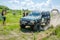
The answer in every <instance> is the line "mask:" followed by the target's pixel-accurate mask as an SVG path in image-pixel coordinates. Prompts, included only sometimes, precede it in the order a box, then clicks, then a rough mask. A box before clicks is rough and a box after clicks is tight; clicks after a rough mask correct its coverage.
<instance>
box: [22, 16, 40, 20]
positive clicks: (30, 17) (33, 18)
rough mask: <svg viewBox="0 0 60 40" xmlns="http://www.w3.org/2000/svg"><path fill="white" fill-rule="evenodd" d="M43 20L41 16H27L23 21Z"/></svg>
mask: <svg viewBox="0 0 60 40" xmlns="http://www.w3.org/2000/svg"><path fill="white" fill-rule="evenodd" d="M39 18H41V16H26V17H23V18H22V20H37V19H39Z"/></svg>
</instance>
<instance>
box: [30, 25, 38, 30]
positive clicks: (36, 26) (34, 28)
mask: <svg viewBox="0 0 60 40" xmlns="http://www.w3.org/2000/svg"><path fill="white" fill-rule="evenodd" d="M38 26H39V24H36V25H34V26H32V27H31V29H32V30H34V31H37V30H38V29H39V27H38Z"/></svg>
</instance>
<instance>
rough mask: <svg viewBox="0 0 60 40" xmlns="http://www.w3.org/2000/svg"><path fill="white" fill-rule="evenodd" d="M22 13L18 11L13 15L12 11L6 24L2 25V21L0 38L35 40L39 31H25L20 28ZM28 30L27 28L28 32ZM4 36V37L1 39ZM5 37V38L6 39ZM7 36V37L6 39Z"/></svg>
mask: <svg viewBox="0 0 60 40" xmlns="http://www.w3.org/2000/svg"><path fill="white" fill-rule="evenodd" d="M21 17H22V15H21V14H20V13H19V12H17V13H16V15H13V14H12V12H8V13H7V15H6V25H5V26H3V25H2V21H0V40H2V39H3V40H20V39H21V40H29V39H30V40H34V39H36V38H35V36H36V35H37V34H38V33H39V32H34V33H33V32H30V30H29V32H28V33H25V32H23V31H25V30H24V29H23V30H20V26H19V21H20V18H21ZM27 31H28V30H26V32H27ZM1 37H2V39H1ZM4 37H5V39H4ZM6 38H7V39H6Z"/></svg>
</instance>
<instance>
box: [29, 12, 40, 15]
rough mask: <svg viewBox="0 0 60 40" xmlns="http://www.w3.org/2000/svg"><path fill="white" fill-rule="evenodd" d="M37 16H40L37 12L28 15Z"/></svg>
mask: <svg viewBox="0 0 60 40" xmlns="http://www.w3.org/2000/svg"><path fill="white" fill-rule="evenodd" d="M39 15H40V13H39V12H32V13H30V14H29V16H39Z"/></svg>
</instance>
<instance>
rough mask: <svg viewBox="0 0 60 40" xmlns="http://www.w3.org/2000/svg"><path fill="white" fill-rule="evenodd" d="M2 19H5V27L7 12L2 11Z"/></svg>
mask: <svg viewBox="0 0 60 40" xmlns="http://www.w3.org/2000/svg"><path fill="white" fill-rule="evenodd" d="M2 19H3V25H5V24H6V23H5V22H6V10H2Z"/></svg>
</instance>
